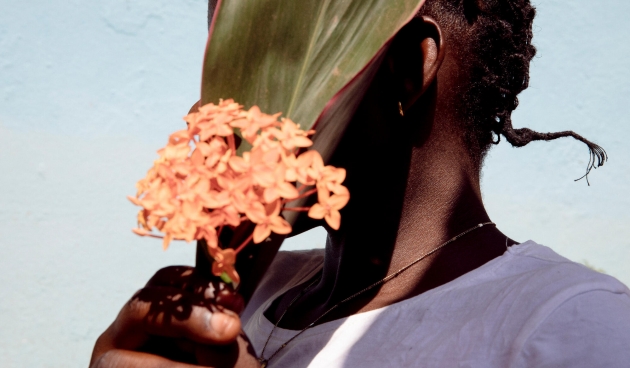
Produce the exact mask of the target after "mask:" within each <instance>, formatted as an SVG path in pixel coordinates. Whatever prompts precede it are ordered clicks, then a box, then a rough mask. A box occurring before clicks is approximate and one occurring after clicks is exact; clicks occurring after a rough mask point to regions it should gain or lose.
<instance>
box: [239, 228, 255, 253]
mask: <svg viewBox="0 0 630 368" xmlns="http://www.w3.org/2000/svg"><path fill="white" fill-rule="evenodd" d="M253 238H254V233H251V235H250V236H249V237H248V238H247V239H245V241H244V242H243V243H241V245H239V246H238V248H236V250H235V251H234V253H236V254H238V253H239V252H240V251H242V250H243V248H245V246H246V245H247V244H249V242H250V241H252V239H253Z"/></svg>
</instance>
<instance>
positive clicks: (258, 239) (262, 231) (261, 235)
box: [254, 224, 271, 244]
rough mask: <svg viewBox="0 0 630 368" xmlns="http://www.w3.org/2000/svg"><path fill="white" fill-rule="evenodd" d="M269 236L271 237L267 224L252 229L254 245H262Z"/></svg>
mask: <svg viewBox="0 0 630 368" xmlns="http://www.w3.org/2000/svg"><path fill="white" fill-rule="evenodd" d="M269 235H271V229H270V228H269V226H268V225H267V224H259V225H256V228H255V229H254V243H256V244H259V243H262V242H263V241H264V240H265V239H267V238H268V237H269Z"/></svg>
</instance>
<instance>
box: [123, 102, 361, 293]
mask: <svg viewBox="0 0 630 368" xmlns="http://www.w3.org/2000/svg"><path fill="white" fill-rule="evenodd" d="M279 116H280V114H275V115H268V114H265V113H263V112H261V111H260V109H259V108H258V107H257V106H253V107H252V108H250V109H249V110H247V111H245V110H243V106H241V105H239V104H238V103H236V102H234V101H233V100H221V101H220V102H219V104H217V105H215V104H207V105H205V106H202V107H200V108H199V110H198V111H197V112H194V113H191V114H188V115H187V116H186V117H184V120H186V122H188V128H187V129H185V130H179V131H177V132H175V133H173V134H171V135H170V136H169V140H168V143H167V144H166V146H165V147H164V148H162V149H161V150H159V151H158V155H159V157H158V159H157V160H155V161H154V163H153V167H152V168H151V169H150V170H149V171H148V172H147V175H146V177H145V178H144V179H142V180H140V181H138V183H137V184H136V189H137V193H136V196H135V197H131V196H130V197H128V198H129V200H130V201H131V202H132V203H133V204H135V205H137V206H140V207H142V209H141V210H140V212H139V213H138V216H137V220H138V228H137V229H134V230H133V231H134V232H135V233H136V234H138V235H141V236H148V237H159V238H162V239H163V245H164V248H165V249H166V247H168V244H169V243H170V242H171V240H186V241H188V242H190V241H192V240H199V239H205V240H206V242H207V244H208V250H209V252H210V254H211V255H212V256H213V257H214V259H215V262H214V263H213V272H214V274H215V275H221V274H223V273H224V272H225V273H226V274H227V275H228V276H229V277H230V278H231V279H232V280H233V281H235V282H238V281H239V277H238V274H237V273H236V271H235V270H234V262H235V260H236V255H237V254H238V252H240V250H241V249H243V248H244V247H245V246H247V244H249V242H250V241H251V240H253V241H254V243H260V242H262V241H263V240H265V239H266V238H267V237H269V236H270V235H271V233H272V232H274V233H277V234H288V233H290V232H291V225H290V224H289V223H288V222H287V221H286V220H284V219H283V218H282V217H281V216H280V212H281V211H282V209H283V205H284V204H285V203H287V202H290V201H292V200H295V199H298V198H305V197H308V196H310V195H311V194H313V193H314V192H315V191H317V192H318V198H319V203H317V204H315V205H314V206H313V207H312V208H310V209H308V208H303V207H296V208H286V210H289V211H291V210H292V211H309V216H311V217H313V218H320V219H321V218H325V219H326V221H327V222H328V224H329V225H330V226H331V227H332V228H334V229H338V228H339V225H340V214H339V209H341V208H342V207H343V206H344V205H345V204H346V203H347V202H348V200H349V193H348V190H347V189H346V188H345V187H344V186H343V185H342V182H343V181H344V180H345V176H346V172H345V170H343V169H337V168H335V167H332V166H324V161H323V159H322V157H321V155H320V154H319V153H318V152H317V151H307V152H304V153H302V154H300V155H297V152H298V150H299V149H301V148H305V147H310V146H311V145H312V144H313V142H312V141H311V140H310V139H309V137H310V136H311V135H312V134H314V133H315V132H314V131H303V130H301V129H300V128H299V125H297V124H295V123H294V122H293V121H292V120H291V119H282V121H278V118H279ZM235 131H236V132H237V133H239V134H240V135H241V136H242V137H243V138H244V139H245V140H246V141H247V142H249V143H250V144H251V146H252V147H251V149H250V150H249V151H247V152H244V153H243V154H242V155H240V156H238V155H237V149H238V147H236V145H235V141H236V140H235V137H234V134H236V133H235ZM296 182H299V183H300V184H301V186H300V188H303V189H302V190H301V191H298V189H297V188H296V187H295V185H296ZM309 186H316V189H310V190H307V189H308V188H307V187H309ZM294 202H295V201H294ZM245 220H250V221H252V222H253V223H255V224H256V226H255V228H254V232H253V233H252V234H251V235H250V237H249V238H248V239H247V240H246V241H244V242H243V244H241V245H240V246H239V247H238V248H237V249H225V250H223V249H221V247H220V246H219V240H218V232H219V231H218V230H217V229H219V228H222V227H225V226H227V227H231V228H235V227H237V226H239V225H240V224H241V223H242V222H243V221H245ZM153 231H157V232H160V233H162V234H163V236H160V235H155V234H154V233H153Z"/></svg>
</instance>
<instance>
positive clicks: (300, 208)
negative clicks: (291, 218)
mask: <svg viewBox="0 0 630 368" xmlns="http://www.w3.org/2000/svg"><path fill="white" fill-rule="evenodd" d="M310 209H311V208H310V207H289V208H283V209H282V210H283V211H294V212H308V211H309V210H310Z"/></svg>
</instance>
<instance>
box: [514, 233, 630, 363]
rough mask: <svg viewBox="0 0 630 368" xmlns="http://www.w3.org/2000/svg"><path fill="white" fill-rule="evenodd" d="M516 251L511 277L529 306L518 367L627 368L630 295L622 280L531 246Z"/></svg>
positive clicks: (519, 345)
mask: <svg viewBox="0 0 630 368" xmlns="http://www.w3.org/2000/svg"><path fill="white" fill-rule="evenodd" d="M523 245H524V246H522V247H521V248H520V249H519V247H520V246H516V247H515V248H514V249H513V250H512V257H513V260H512V262H509V263H511V264H512V265H511V266H512V267H513V270H512V271H511V272H507V271H506V274H510V275H511V278H512V287H513V288H515V289H516V290H518V291H519V297H518V298H517V300H515V301H516V302H519V303H522V304H524V305H526V306H527V310H528V311H527V312H526V313H527V315H528V318H527V319H526V321H525V323H524V324H523V325H522V328H521V330H520V332H519V334H518V336H517V337H516V339H515V342H514V344H515V345H514V346H513V348H514V352H515V353H517V354H515V355H514V356H513V358H514V360H513V363H514V366H523V367H525V366H571V367H590V366H609V367H621V366H626V364H627V361H628V360H629V359H630V350H629V349H627V347H628V346H630V290H628V288H627V287H626V286H625V285H624V284H623V283H621V282H620V281H618V280H617V279H615V278H613V277H611V276H608V275H604V274H601V273H599V272H596V271H593V270H591V269H588V268H587V267H585V266H583V265H580V264H578V263H575V262H572V261H570V260H568V259H566V258H564V257H562V256H560V255H558V254H557V253H555V252H553V251H552V250H551V249H550V248H547V247H545V246H542V245H539V244H536V243H533V242H528V243H527V244H523Z"/></svg>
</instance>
